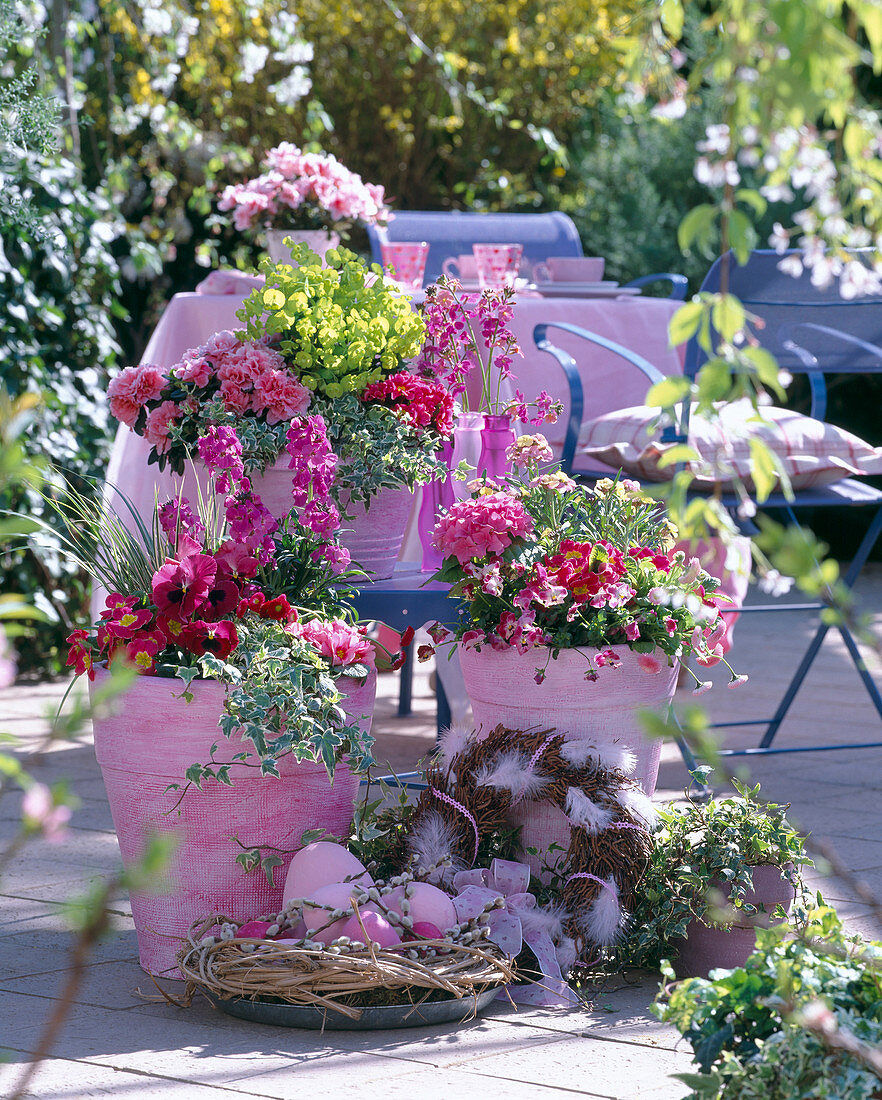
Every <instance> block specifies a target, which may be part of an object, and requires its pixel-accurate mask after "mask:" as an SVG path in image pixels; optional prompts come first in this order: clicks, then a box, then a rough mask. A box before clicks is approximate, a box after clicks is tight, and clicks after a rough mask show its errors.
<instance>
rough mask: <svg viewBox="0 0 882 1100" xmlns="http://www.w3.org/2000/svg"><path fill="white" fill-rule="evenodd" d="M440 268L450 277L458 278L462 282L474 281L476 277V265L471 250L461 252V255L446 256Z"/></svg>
mask: <svg viewBox="0 0 882 1100" xmlns="http://www.w3.org/2000/svg"><path fill="white" fill-rule="evenodd" d="M441 270H442V271H443V272H444V274H445V275H448V276H449V277H450V278H451V279H459V281H460V282H464V283H474V282H476V281H477V279H478V265H477V264H476V263H475V257H474V254H473V253H471V252H466V253H463V254H462V255H461V256H448V257H447V259H446V260H445V261H444V263H443V264H442V265H441Z"/></svg>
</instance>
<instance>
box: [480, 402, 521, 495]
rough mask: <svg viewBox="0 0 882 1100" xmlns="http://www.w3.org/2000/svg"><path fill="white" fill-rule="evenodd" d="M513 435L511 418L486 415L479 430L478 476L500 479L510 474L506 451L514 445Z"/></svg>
mask: <svg viewBox="0 0 882 1100" xmlns="http://www.w3.org/2000/svg"><path fill="white" fill-rule="evenodd" d="M514 441H515V434H514V430H513V428H512V426H511V417H510V416H505V415H497V414H494V413H487V414H486V415H485V417H484V427H483V428H482V429H481V456H480V458H479V459H478V475H479V476H480V475H481V474H485V475H486V476H487V477H489V478H493V479H495V478H501V477H504V476H505V475H506V474H509V473H511V462H510V461H509V458H508V456H507V455H506V453H505V452H506V451H507V450H508V448H509V446H510V445H511V444H512V443H514Z"/></svg>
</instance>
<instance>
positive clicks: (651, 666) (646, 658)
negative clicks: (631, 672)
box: [637, 653, 662, 675]
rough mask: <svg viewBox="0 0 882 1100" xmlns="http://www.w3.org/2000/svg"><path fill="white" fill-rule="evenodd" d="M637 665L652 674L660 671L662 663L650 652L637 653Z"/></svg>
mask: <svg viewBox="0 0 882 1100" xmlns="http://www.w3.org/2000/svg"><path fill="white" fill-rule="evenodd" d="M637 665H638V667H639V668H642V669H643V671H644V672H649V673H651V674H653V675H655V674H656V673H659V672H661V670H662V663H661V661H660V660H659V659H658V657H653V655H652V654H651V653H639V654H638V655H637Z"/></svg>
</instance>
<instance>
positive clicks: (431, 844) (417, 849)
mask: <svg viewBox="0 0 882 1100" xmlns="http://www.w3.org/2000/svg"><path fill="white" fill-rule="evenodd" d="M455 840H456V834H455V833H454V831H453V829H452V828H451V827H450V825H449V824H448V823H447V822H446V821H445V820H444V818H443V817H442V816H441V815H440V814H439V813H438V812H437V811H435V810H433V811H431V812H430V813H427V814H426V815H425V817H423V818H422V819H421V820H420V821H418V822H417V824H416V826H415V827H414V830H413V833H412V834H411V836H410V847H411V851H412V852H413V854H414V855H415V856H416V865H417V866H418V867H425V868H426V870H429V869H430V868H432V867H435V866H436V864H439V863H440V862H441V861H442V860H443V859H447V858H449V857H451V856H452V855H453V845H454V843H455ZM434 877H437V876H434Z"/></svg>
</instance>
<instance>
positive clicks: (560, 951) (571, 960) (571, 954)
mask: <svg viewBox="0 0 882 1100" xmlns="http://www.w3.org/2000/svg"><path fill="white" fill-rule="evenodd" d="M555 954H556V955H557V964H558V966H559V967H560V972H561V974H563V976H564V978H566V977H567V975H568V974H569V972H570V971H571V970H572V969H573V966H574V965H575V962H576V954H577V952H576V941H575V940H572V939H570V937H569V936H561V939H560V942H559V943H558V945H557V951H556V952H555Z"/></svg>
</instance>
